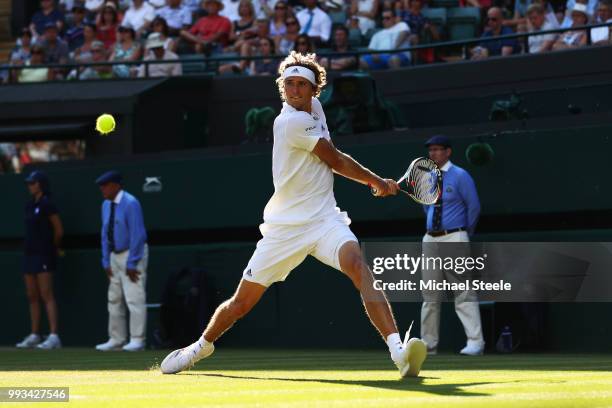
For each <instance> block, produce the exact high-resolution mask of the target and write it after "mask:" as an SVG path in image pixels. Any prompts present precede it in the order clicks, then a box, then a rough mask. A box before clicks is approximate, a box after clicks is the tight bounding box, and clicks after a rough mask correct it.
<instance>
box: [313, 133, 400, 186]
mask: <svg viewBox="0 0 612 408" xmlns="http://www.w3.org/2000/svg"><path fill="white" fill-rule="evenodd" d="M312 153H313V154H315V155H316V156H317V157H318V158H319V159H320V160H321V161H323V162H324V163H326V164H327V165H328V166H329V167H330V168H331V169H332V170H333V171H334V172H336V173H338V174H340V175H341V176H344V177H346V178H348V179H351V180H354V181H356V182H358V183H361V184H365V185H369V186H372V187H373V188H374V189H375V190H376V191H377V192H378V194H377V195H379V196H388V195H395V194H397V190H398V186H397V183H396V182H395V180H391V179H383V178H381V177H380V176H378V175H377V174H375V173H374V172H372V171H371V170H369V169H367V168H365V167H364V166H362V165H361V164H359V162H357V160H355V159H353V158H352V157H351V156H349V155H348V154H346V153H343V152H341V151H340V150H338V149H336V147H335V146H334V145H333V143H332V142H331V141H329V140H327V139H325V138H320V139H319V141H318V142H317V144H316V145H315V147H314V149H313V150H312Z"/></svg>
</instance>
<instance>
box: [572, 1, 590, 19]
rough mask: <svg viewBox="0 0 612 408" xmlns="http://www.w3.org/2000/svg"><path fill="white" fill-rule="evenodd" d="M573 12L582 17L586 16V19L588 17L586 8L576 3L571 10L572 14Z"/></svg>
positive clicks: (584, 5)
mask: <svg viewBox="0 0 612 408" xmlns="http://www.w3.org/2000/svg"><path fill="white" fill-rule="evenodd" d="M574 11H576V12H578V13H582V14H584V15H585V16H587V17H588V16H589V14H588V12H587V6H586V4H582V3H576V4H575V5H574V8H573V9H572V13H573V12H574Z"/></svg>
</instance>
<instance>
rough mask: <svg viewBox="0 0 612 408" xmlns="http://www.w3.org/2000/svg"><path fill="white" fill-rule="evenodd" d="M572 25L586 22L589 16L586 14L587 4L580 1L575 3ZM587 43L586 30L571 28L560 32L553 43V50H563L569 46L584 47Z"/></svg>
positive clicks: (580, 24) (581, 24) (575, 25)
mask: <svg viewBox="0 0 612 408" xmlns="http://www.w3.org/2000/svg"><path fill="white" fill-rule="evenodd" d="M571 16H572V26H571V28H574V27H580V26H583V25H585V24H587V22H588V20H589V16H588V15H587V6H586V5H584V4H581V3H576V4H575V5H574V9H573V10H572V14H571ZM586 44H587V32H586V30H572V31H567V32H565V33H562V34H561V35H560V36H559V38H558V39H557V41H555V43H554V44H553V50H565V49H569V48H578V47H584V46H585V45H586Z"/></svg>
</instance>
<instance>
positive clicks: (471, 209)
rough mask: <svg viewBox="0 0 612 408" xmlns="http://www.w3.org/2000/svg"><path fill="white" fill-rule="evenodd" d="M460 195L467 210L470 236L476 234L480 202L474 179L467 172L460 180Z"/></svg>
mask: <svg viewBox="0 0 612 408" xmlns="http://www.w3.org/2000/svg"><path fill="white" fill-rule="evenodd" d="M459 186H460V187H459V194H461V198H462V199H463V202H464V203H465V206H466V208H467V225H466V227H467V229H468V234H469V235H470V236H471V235H473V234H474V230H475V229H476V224H477V223H478V218H479V217H480V200H479V199H478V192H477V191H476V184H475V183H474V179H472V176H470V175H469V174H468V173H467V172H465V173H463V174H462V175H461V177H460V178H459Z"/></svg>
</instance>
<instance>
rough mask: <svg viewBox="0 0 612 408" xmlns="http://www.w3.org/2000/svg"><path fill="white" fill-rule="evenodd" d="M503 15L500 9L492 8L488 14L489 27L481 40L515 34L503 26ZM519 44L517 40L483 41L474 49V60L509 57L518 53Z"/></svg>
mask: <svg viewBox="0 0 612 408" xmlns="http://www.w3.org/2000/svg"><path fill="white" fill-rule="evenodd" d="M502 21H503V15H502V11H501V9H500V8H499V7H491V8H490V9H489V11H488V12H487V27H486V29H485V32H484V33H483V34H482V37H481V38H491V37H499V36H501V35H510V34H514V31H512V29H511V28H510V27H504V26H503V25H502ZM518 50H519V44H518V41H517V40H516V39H509V40H497V41H483V42H481V43H480V45H479V46H478V47H475V48H473V49H472V59H482V58H487V57H498V56H502V57H505V56H508V55H511V54H513V53H515V52H518Z"/></svg>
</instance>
